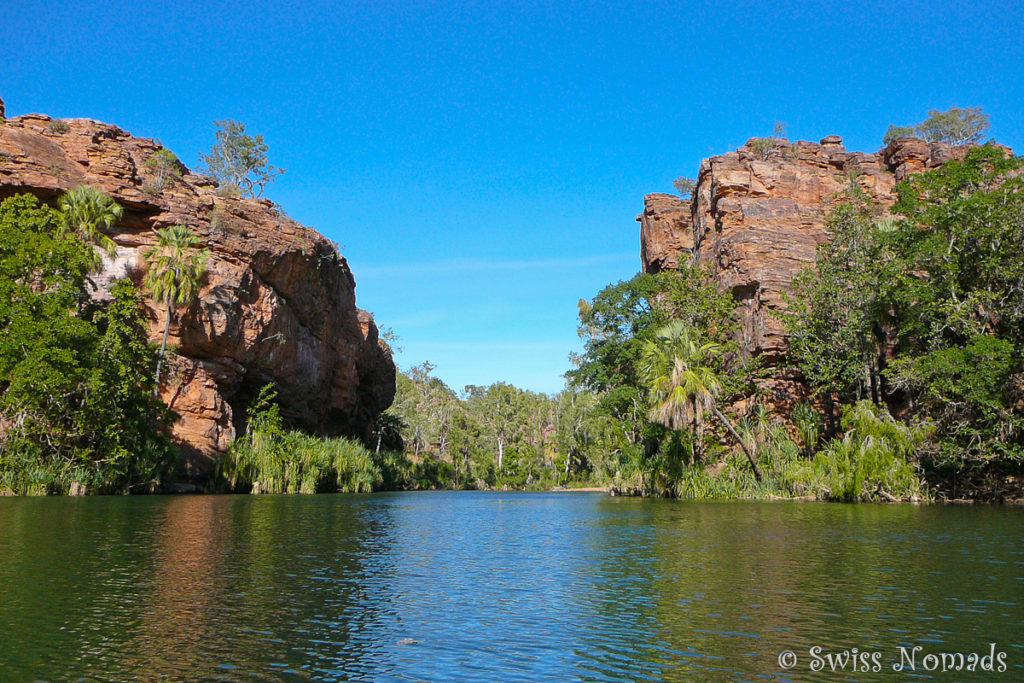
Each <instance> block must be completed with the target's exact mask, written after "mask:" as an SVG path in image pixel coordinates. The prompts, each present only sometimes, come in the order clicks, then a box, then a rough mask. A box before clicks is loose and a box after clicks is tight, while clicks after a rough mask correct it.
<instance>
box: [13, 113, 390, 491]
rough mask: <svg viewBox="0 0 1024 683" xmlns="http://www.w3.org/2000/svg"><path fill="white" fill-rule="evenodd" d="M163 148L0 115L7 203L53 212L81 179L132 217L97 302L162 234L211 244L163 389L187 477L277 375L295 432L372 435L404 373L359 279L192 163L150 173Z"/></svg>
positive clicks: (84, 124)
mask: <svg viewBox="0 0 1024 683" xmlns="http://www.w3.org/2000/svg"><path fill="white" fill-rule="evenodd" d="M158 149H160V145H159V144H158V143H156V142H154V141H153V140H151V139H146V138H135V137H132V136H131V135H129V134H128V133H126V132H125V131H123V130H121V129H120V128H117V127H116V126H112V125H107V124H103V123H98V122H96V121H91V120H88V119H68V120H62V121H54V120H52V119H50V118H49V117H47V116H41V115H37V114H29V115H25V116H18V117H14V118H11V119H7V120H6V121H4V120H3V119H0V199H2V198H5V197H8V196H11V195H13V194H16V193H19V192H30V193H32V194H35V195H36V196H38V197H40V198H41V199H42V200H44V201H46V202H49V203H51V204H52V203H55V202H56V200H57V198H58V197H59V195H60V194H61V192H63V191H64V190H66V189H68V188H70V187H73V186H75V185H77V184H79V183H87V184H89V185H93V186H96V187H98V188H100V189H102V190H103V191H104V192H106V193H107V194H109V195H110V196H112V197H114V198H115V199H116V200H117V201H118V202H119V203H120V204H121V205H122V206H123V207H124V219H123V221H122V222H121V223H120V224H119V225H117V226H116V228H115V230H116V232H114V233H113V234H111V237H112V238H113V239H114V241H115V242H116V243H117V257H116V258H115V259H113V260H109V259H108V260H106V261H105V270H104V272H103V274H102V275H101V276H100V277H99V278H98V284H99V285H100V287H101V291H100V292H98V293H97V296H103V295H104V292H103V291H102V287H104V286H105V285H107V284H109V283H110V282H111V281H112V280H113V279H114V278H116V277H121V276H124V275H128V276H131V277H133V279H135V280H136V282H139V281H141V277H142V275H143V272H144V266H143V262H142V257H141V254H142V252H143V251H144V250H145V248H146V247H147V246H149V245H151V244H152V243H153V242H154V241H155V235H154V232H153V230H154V229H155V228H159V227H164V226H167V225H172V224H176V223H181V224H184V225H187V226H189V227H191V228H192V229H193V230H194V231H195V232H196V233H197V234H198V235H199V236H200V237H201V238H202V240H203V242H204V243H205V244H206V245H208V246H209V247H210V249H211V251H212V254H211V258H210V262H209V273H208V275H207V277H206V281H205V284H204V286H203V289H202V292H201V294H200V298H199V300H198V301H197V302H195V303H194V304H193V305H191V306H189V307H188V308H186V309H179V311H178V314H177V315H176V316H175V317H174V322H173V323H172V325H171V337H170V342H169V343H170V344H171V345H172V346H174V347H177V356H176V358H175V360H174V363H173V371H172V373H171V375H170V377H168V379H167V381H165V382H164V385H163V387H162V389H161V394H162V396H163V398H164V399H165V400H166V401H167V403H168V404H169V405H170V406H171V407H172V408H173V409H174V410H175V411H176V412H177V413H179V414H180V415H181V419H180V420H179V421H178V422H177V423H176V424H175V426H174V430H173V435H174V437H175V439H176V440H178V441H179V442H180V443H181V444H182V446H183V451H184V452H185V453H186V456H187V457H186V460H185V464H186V472H187V474H188V475H189V476H190V477H198V478H201V477H203V476H204V475H205V474H207V473H208V472H209V471H210V468H211V466H212V464H213V463H214V462H215V460H216V458H217V457H218V455H219V454H221V453H223V452H224V451H225V449H226V448H227V446H228V444H229V443H230V442H231V440H232V439H233V438H234V437H235V435H236V434H238V433H239V431H240V429H241V428H242V427H243V424H242V420H243V419H244V415H245V410H246V407H247V405H248V402H249V401H250V400H251V399H252V397H253V395H254V394H255V392H256V391H257V390H258V389H259V388H260V387H261V386H262V385H263V384H265V383H267V382H270V381H273V382H275V383H276V384H277V387H278V390H279V398H280V402H281V408H282V414H283V415H285V416H286V417H287V418H288V419H289V420H290V421H292V422H293V423H294V424H296V425H297V426H300V427H302V428H304V429H306V430H308V431H311V432H314V433H318V434H345V435H349V436H356V437H366V436H368V434H369V430H370V427H371V424H372V422H373V420H374V419H375V418H376V416H377V415H378V414H379V413H380V412H381V411H383V410H384V409H385V408H387V407H388V405H390V403H391V400H392V398H393V397H394V391H395V366H394V364H393V362H392V360H391V358H390V357H389V356H388V354H386V353H384V352H383V351H382V350H381V348H380V346H379V345H378V343H377V327H376V325H375V324H374V322H373V318H372V316H371V315H370V314H368V313H366V312H365V311H362V310H360V309H358V308H356V305H355V281H354V280H353V277H352V273H351V271H350V270H349V267H348V264H347V262H346V261H345V259H344V257H342V256H341V255H340V254H339V253H338V250H337V248H336V246H335V245H334V244H332V243H331V242H330V241H329V240H327V239H326V238H324V237H323V236H322V235H320V234H319V233H317V232H316V231H315V230H312V229H310V228H307V227H305V226H302V225H300V224H299V223H297V222H295V221H294V220H292V219H290V218H288V217H287V216H285V215H283V214H282V213H281V212H280V211H279V210H277V209H276V208H275V207H274V205H273V203H272V202H270V201H268V200H265V199H264V200H260V199H233V198H224V197H221V196H218V194H217V192H216V184H215V183H214V181H213V180H212V179H210V178H207V177H205V176H200V175H195V174H192V173H190V172H189V171H188V169H187V168H185V167H184V166H180V167H179V168H178V169H177V170H178V172H179V173H180V177H179V176H178V175H175V174H170V175H168V176H167V177H166V179H165V180H163V182H161V180H160V178H159V177H158V176H157V172H156V170H155V169H154V168H153V167H152V166H151V165H147V161H148V160H149V159H150V158H151V157H152V155H153V154H154V152H156V151H157V150H158ZM146 305H147V316H148V318H149V320H150V330H149V331H150V337H151V339H153V341H159V337H160V335H161V333H162V325H163V320H164V309H163V308H162V307H161V306H159V305H157V304H154V303H153V302H151V301H149V302H147V304H146Z"/></svg>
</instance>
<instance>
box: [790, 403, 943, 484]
mask: <svg viewBox="0 0 1024 683" xmlns="http://www.w3.org/2000/svg"><path fill="white" fill-rule="evenodd" d="M842 425H843V429H844V430H845V432H846V433H845V434H844V435H843V437H842V439H833V440H832V441H831V442H829V444H828V445H827V446H826V447H825V448H824V449H823V450H821V451H819V452H818V453H817V454H816V455H815V456H814V458H813V459H812V460H811V461H809V462H806V461H805V462H804V463H802V464H797V465H795V466H793V467H790V468H788V469H787V470H786V473H785V476H784V479H783V481H782V482H781V483H782V484H783V485H784V486H786V487H787V488H789V489H790V490H791V491H793V492H794V493H796V494H798V495H799V494H803V493H814V494H817V495H819V496H821V497H823V498H826V499H829V500H841V501H858V500H880V499H883V498H885V499H895V498H903V499H909V498H915V497H919V496H921V494H922V491H921V481H920V478H919V477H918V475H917V472H916V471H915V468H914V466H913V465H911V464H910V460H911V459H912V458H913V457H914V456H915V453H916V451H917V449H918V447H919V446H920V445H921V442H922V441H923V439H924V437H925V430H923V429H920V428H917V429H915V428H912V427H908V426H906V425H903V424H901V423H899V422H897V421H895V420H894V419H893V418H892V417H891V416H890V415H889V414H888V413H887V412H885V411H884V409H880V408H877V407H875V406H874V405H873V404H872V403H871V402H870V401H867V400H864V401H859V402H858V403H856V404H855V405H853V406H848V407H847V408H846V409H845V410H844V412H843V420H842Z"/></svg>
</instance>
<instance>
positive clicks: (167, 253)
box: [142, 225, 210, 388]
mask: <svg viewBox="0 0 1024 683" xmlns="http://www.w3.org/2000/svg"><path fill="white" fill-rule="evenodd" d="M156 234H157V242H156V244H154V245H153V246H151V247H150V248H148V249H146V251H145V252H144V253H143V255H142V256H143V258H144V259H145V260H146V265H147V271H146V278H145V284H146V288H147V289H149V291H150V294H152V295H153V299H154V300H155V301H157V302H159V303H161V304H163V305H164V306H166V307H167V314H166V317H165V318H164V338H163V341H162V342H161V343H160V360H159V361H157V366H156V386H157V388H159V386H160V370H161V368H162V366H163V362H164V356H165V354H166V353H167V335H168V333H169V332H170V329H171V316H172V314H173V313H174V309H175V308H176V307H178V306H183V305H187V304H189V303H191V302H192V301H194V300H195V299H196V297H197V296H198V295H199V287H200V285H201V284H202V279H203V275H204V274H205V273H206V262H207V260H208V259H209V257H210V250H209V249H208V248H200V246H201V242H200V240H199V237H198V236H196V234H195V233H193V232H192V230H190V229H189V228H188V227H186V226H184V225H171V226H168V227H166V228H158V229H157V230H156Z"/></svg>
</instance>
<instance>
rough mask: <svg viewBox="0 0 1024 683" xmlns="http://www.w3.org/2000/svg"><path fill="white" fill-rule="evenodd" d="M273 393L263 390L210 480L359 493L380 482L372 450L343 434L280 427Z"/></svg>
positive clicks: (263, 488) (236, 486) (256, 488)
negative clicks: (240, 434) (318, 434)
mask: <svg viewBox="0 0 1024 683" xmlns="http://www.w3.org/2000/svg"><path fill="white" fill-rule="evenodd" d="M274 398H275V392H274V391H273V389H272V388H271V387H270V385H268V386H266V387H264V388H263V390H261V391H260V393H259V396H257V398H256V401H255V402H254V403H253V406H252V411H251V417H250V419H249V428H248V430H247V431H246V434H245V435H244V436H243V437H241V438H239V439H237V440H235V442H234V443H233V444H232V445H231V448H230V449H229V450H228V453H227V454H226V455H225V456H224V457H223V458H222V459H221V461H220V463H218V468H217V470H218V471H217V476H216V477H215V480H216V481H218V482H219V483H220V485H221V486H224V487H226V488H228V489H229V490H232V491H249V492H252V493H327V492H345V493H362V492H369V491H373V490H374V489H376V488H378V487H380V485H381V484H382V483H383V482H384V476H383V473H382V471H381V467H380V465H379V464H378V463H377V462H376V461H375V459H374V457H373V454H372V453H371V452H370V451H369V450H367V449H366V448H364V447H363V446H362V445H360V444H359V443H357V442H355V441H351V440H349V439H346V438H344V437H335V438H324V437H316V436H310V435H308V434H303V433H301V432H296V431H286V430H285V429H284V427H283V422H282V420H281V416H280V413H279V412H278V407H277V404H276V403H275V402H274Z"/></svg>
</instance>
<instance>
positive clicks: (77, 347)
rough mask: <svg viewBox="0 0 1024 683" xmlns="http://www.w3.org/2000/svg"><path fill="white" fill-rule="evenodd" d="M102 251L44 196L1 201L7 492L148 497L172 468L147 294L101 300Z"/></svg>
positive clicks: (2, 483)
mask: <svg viewBox="0 0 1024 683" xmlns="http://www.w3.org/2000/svg"><path fill="white" fill-rule="evenodd" d="M93 256H94V254H93V251H92V247H91V246H90V245H88V244H86V243H85V242H83V241H82V240H81V238H80V237H79V236H78V235H77V234H75V233H72V232H65V231H62V230H61V228H60V223H59V219H58V215H57V213H56V212H55V211H53V210H52V209H49V208H48V207H45V206H40V205H39V202H38V200H37V199H36V198H34V197H31V196H28V195H16V196H14V197H11V198H9V199H7V200H5V201H4V202H2V203H0V424H3V425H4V427H5V429H4V430H3V434H2V436H0V489H3V490H7V491H12V492H14V493H66V492H68V491H70V490H72V489H74V490H79V491H80V490H83V489H84V490H85V491H86V492H97V493H114V492H128V491H147V490H152V489H153V488H155V487H156V485H157V484H158V483H159V481H160V480H161V478H162V476H163V475H164V473H165V472H166V471H167V470H168V469H169V468H170V467H171V465H172V464H173V457H174V453H173V451H172V449H171V446H170V443H169V442H168V440H167V439H166V438H165V437H164V436H163V435H162V434H161V433H160V425H166V424H168V423H169V422H170V421H171V419H172V414H171V413H170V411H168V409H167V407H166V406H165V405H164V404H163V403H162V402H160V400H159V399H158V398H157V397H156V395H155V393H154V388H155V379H154V378H155V368H156V362H157V354H156V351H155V349H154V348H153V347H152V346H151V345H150V344H149V343H148V342H147V339H146V324H145V319H144V318H143V316H142V313H141V302H140V300H139V297H138V294H137V293H136V291H135V288H134V286H133V285H132V284H131V282H129V281H128V280H119V281H117V282H115V283H114V284H113V285H112V286H111V287H110V289H109V292H110V295H111V301H110V302H109V303H107V304H106V305H104V306H101V305H99V304H97V302H95V301H93V300H92V299H91V297H90V296H89V293H90V291H91V288H92V285H91V284H90V281H89V273H90V272H91V271H92V268H93Z"/></svg>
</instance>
